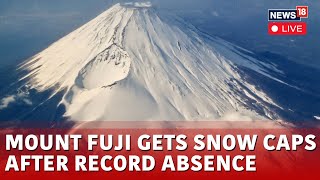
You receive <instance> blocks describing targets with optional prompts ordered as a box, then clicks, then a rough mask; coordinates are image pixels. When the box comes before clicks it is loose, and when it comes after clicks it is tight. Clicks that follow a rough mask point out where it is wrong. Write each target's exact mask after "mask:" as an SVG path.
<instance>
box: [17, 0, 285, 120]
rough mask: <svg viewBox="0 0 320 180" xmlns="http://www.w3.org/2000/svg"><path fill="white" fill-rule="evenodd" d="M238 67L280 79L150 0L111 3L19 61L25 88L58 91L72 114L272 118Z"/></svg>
mask: <svg viewBox="0 0 320 180" xmlns="http://www.w3.org/2000/svg"><path fill="white" fill-rule="evenodd" d="M242 69H250V70H251V71H254V72H256V73H258V74H259V75H261V76H263V77H265V78H268V79H270V80H272V81H277V82H278V83H282V84H286V83H285V82H283V81H281V80H279V79H278V78H277V77H276V76H274V74H278V75H279V76H281V75H282V71H280V70H278V69H277V68H276V66H275V65H273V64H272V63H270V64H268V63H265V62H263V61H260V60H258V59H256V58H255V56H254V55H253V53H251V52H250V51H247V50H245V49H242V48H240V47H238V46H235V45H233V44H231V43H228V42H226V41H224V40H222V39H219V38H216V37H211V36H209V35H207V34H205V33H202V32H201V31H199V30H198V29H197V28H196V27H194V26H192V25H191V24H189V23H188V22H186V21H184V20H183V19H182V18H180V17H178V16H176V15H174V14H171V13H168V12H164V11H158V10H157V9H156V8H154V7H152V4H151V3H121V4H116V5H114V6H113V7H111V8H110V9H108V10H107V11H105V12H103V13H102V14H101V15H99V16H98V17H96V18H95V19H93V20H92V21H90V22H88V23H87V24H85V25H83V26H82V27H80V28H79V29H77V30H75V31H74V32H72V33H70V34H69V35H67V36H65V37H64V38H62V39H60V40H59V41H57V42H55V43H54V44H52V45H51V46H50V47H48V48H47V49H45V50H44V51H42V52H40V53H39V54H37V55H35V56H34V57H32V58H31V59H30V60H28V61H26V62H25V63H24V64H23V65H21V67H20V70H25V71H27V75H26V76H24V77H23V78H22V79H21V80H26V81H27V87H28V88H30V89H36V90H37V91H39V92H43V91H47V90H54V91H53V92H52V94H51V96H54V95H55V94H57V93H61V92H63V95H62V98H61V101H60V105H63V106H64V107H65V111H64V114H63V116H64V117H68V118H70V119H72V120H208V119H210V120H216V119H228V118H229V119H232V118H235V116H234V115H236V116H237V117H238V118H240V117H241V118H242V119H240V120H245V118H248V117H250V118H253V119H264V118H268V119H277V118H279V115H278V114H277V111H278V110H281V109H282V107H281V106H280V105H278V104H277V103H276V101H275V100H273V99H272V98H271V97H269V96H268V94H267V93H265V92H264V91H263V90H261V89H260V88H258V87H257V86H256V85H255V84H254V83H252V82H251V81H250V79H252V78H254V77H252V76H250V75H249V74H246V73H245V71H242ZM239 115H240V117H239Z"/></svg>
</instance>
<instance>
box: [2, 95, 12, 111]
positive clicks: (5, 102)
mask: <svg viewBox="0 0 320 180" xmlns="http://www.w3.org/2000/svg"><path fill="white" fill-rule="evenodd" d="M15 101H16V100H15V96H14V95H13V96H7V97H5V98H3V99H2V100H1V104H0V110H3V109H5V108H7V107H8V106H9V104H10V103H13V102H15Z"/></svg>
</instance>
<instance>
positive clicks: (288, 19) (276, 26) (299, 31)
mask: <svg viewBox="0 0 320 180" xmlns="http://www.w3.org/2000/svg"><path fill="white" fill-rule="evenodd" d="M268 11H269V24H268V32H269V34H270V35H306V34H307V24H306V22H301V21H302V19H306V18H308V16H309V9H308V6H297V7H296V9H269V10H268Z"/></svg>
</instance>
